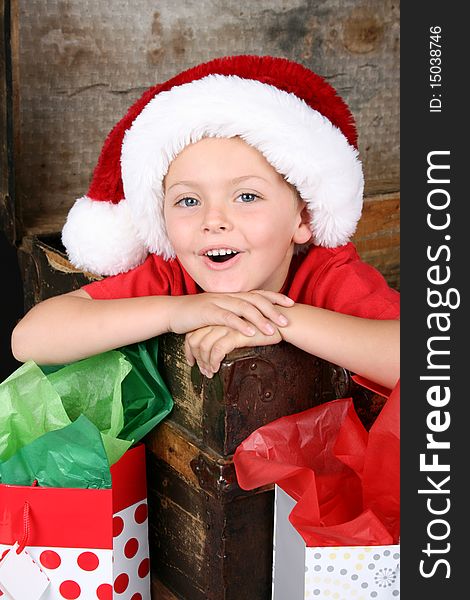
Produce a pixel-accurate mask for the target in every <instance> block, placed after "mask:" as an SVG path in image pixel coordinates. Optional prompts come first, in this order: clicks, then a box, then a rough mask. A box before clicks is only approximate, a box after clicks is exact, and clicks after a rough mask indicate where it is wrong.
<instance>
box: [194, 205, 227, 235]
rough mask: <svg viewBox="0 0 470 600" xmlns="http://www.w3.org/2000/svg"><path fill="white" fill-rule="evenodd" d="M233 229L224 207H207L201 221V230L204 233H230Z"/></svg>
mask: <svg viewBox="0 0 470 600" xmlns="http://www.w3.org/2000/svg"><path fill="white" fill-rule="evenodd" d="M232 228H233V225H232V222H231V219H230V217H229V215H228V212H227V210H225V209H224V207H222V206H220V205H218V206H207V207H206V210H205V211H204V215H203V219H202V229H203V231H204V232H205V233H217V232H225V231H230V230H231V229H232Z"/></svg>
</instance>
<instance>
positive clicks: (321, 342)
mask: <svg viewBox="0 0 470 600" xmlns="http://www.w3.org/2000/svg"><path fill="white" fill-rule="evenodd" d="M281 310H282V312H284V314H288V315H289V316H288V318H289V325H288V326H287V327H284V328H282V330H280V334H281V336H282V338H283V339H284V340H285V341H286V342H289V343H290V344H293V345H294V346H297V347H298V348H301V349H302V350H305V351H306V352H309V353H310V354H314V355H315V356H319V357H320V358H323V359H325V360H327V361H329V362H332V363H334V364H336V365H340V366H341V367H343V368H345V369H347V370H348V371H351V372H353V373H356V374H357V375H362V376H363V377H365V378H367V379H370V380H371V381H375V382H376V383H379V384H380V385H383V386H385V387H387V388H389V389H392V388H393V387H394V386H395V384H396V382H397V381H398V379H399V377H400V322H399V321H396V320H377V319H364V318H361V317H353V316H350V315H344V314H342V313H337V312H333V311H330V310H327V309H324V308H317V307H314V306H307V305H305V304H296V305H295V306H293V307H292V308H289V309H281Z"/></svg>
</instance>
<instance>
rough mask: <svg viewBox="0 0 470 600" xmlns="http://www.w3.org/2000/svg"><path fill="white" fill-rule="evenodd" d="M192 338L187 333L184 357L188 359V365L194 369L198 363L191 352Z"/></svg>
mask: <svg viewBox="0 0 470 600" xmlns="http://www.w3.org/2000/svg"><path fill="white" fill-rule="evenodd" d="M190 336H191V333H187V334H186V335H185V337H184V357H185V358H186V362H187V363H188V365H189V366H190V367H193V366H194V365H195V363H196V360H195V356H194V354H193V353H192V350H191V344H190Z"/></svg>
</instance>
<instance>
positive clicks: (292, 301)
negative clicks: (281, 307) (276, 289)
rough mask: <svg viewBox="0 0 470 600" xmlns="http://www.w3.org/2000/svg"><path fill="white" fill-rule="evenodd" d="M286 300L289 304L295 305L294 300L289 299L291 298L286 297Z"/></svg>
mask: <svg viewBox="0 0 470 600" xmlns="http://www.w3.org/2000/svg"><path fill="white" fill-rule="evenodd" d="M286 300H287V301H288V302H289V304H295V302H294V300H292V298H289V296H286Z"/></svg>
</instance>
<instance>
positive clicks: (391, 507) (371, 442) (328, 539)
mask: <svg viewBox="0 0 470 600" xmlns="http://www.w3.org/2000/svg"><path fill="white" fill-rule="evenodd" d="M361 383H362V382H361ZM399 411H400V383H399V382H398V383H397V385H396V386H395V388H394V389H393V391H392V392H391V393H390V394H389V396H388V398H387V401H386V402H385V405H384V406H383V408H382V410H381V412H380V414H379V416H378V417H377V419H376V420H375V422H374V424H373V425H372V427H371V428H370V430H369V432H367V431H366V429H365V428H364V426H363V425H362V423H361V421H360V420H359V417H358V416H357V414H356V411H355V409H354V405H353V402H352V399H351V398H344V399H341V400H333V401H331V402H327V403H325V404H321V405H320V406H316V407H315V408H311V409H309V410H306V411H303V412H301V413H297V414H294V415H289V416H287V417H281V418H280V419H277V420H276V421H273V422H272V423H269V424H268V425H265V426H263V427H260V428H259V429H257V430H256V431H254V432H253V433H252V434H251V435H250V436H249V437H248V438H247V439H246V440H245V441H244V442H242V443H241V444H240V446H238V448H237V449H236V452H235V455H234V464H235V470H236V474H237V479H238V483H239V485H240V487H241V488H242V489H244V490H251V489H254V488H257V487H261V486H264V485H268V484H272V483H276V484H277V485H279V487H281V488H282V489H283V490H284V491H285V492H286V493H288V494H289V495H290V496H291V497H292V498H294V500H296V501H297V504H296V506H295V507H294V509H293V510H292V511H291V513H290V515H289V521H290V522H291V523H292V525H293V526H294V527H295V529H296V530H297V531H298V532H299V534H300V535H301V536H302V538H303V539H304V541H305V543H306V545H307V546H308V547H312V546H381V545H388V544H397V543H398V541H399V535H400V412H399Z"/></svg>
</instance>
